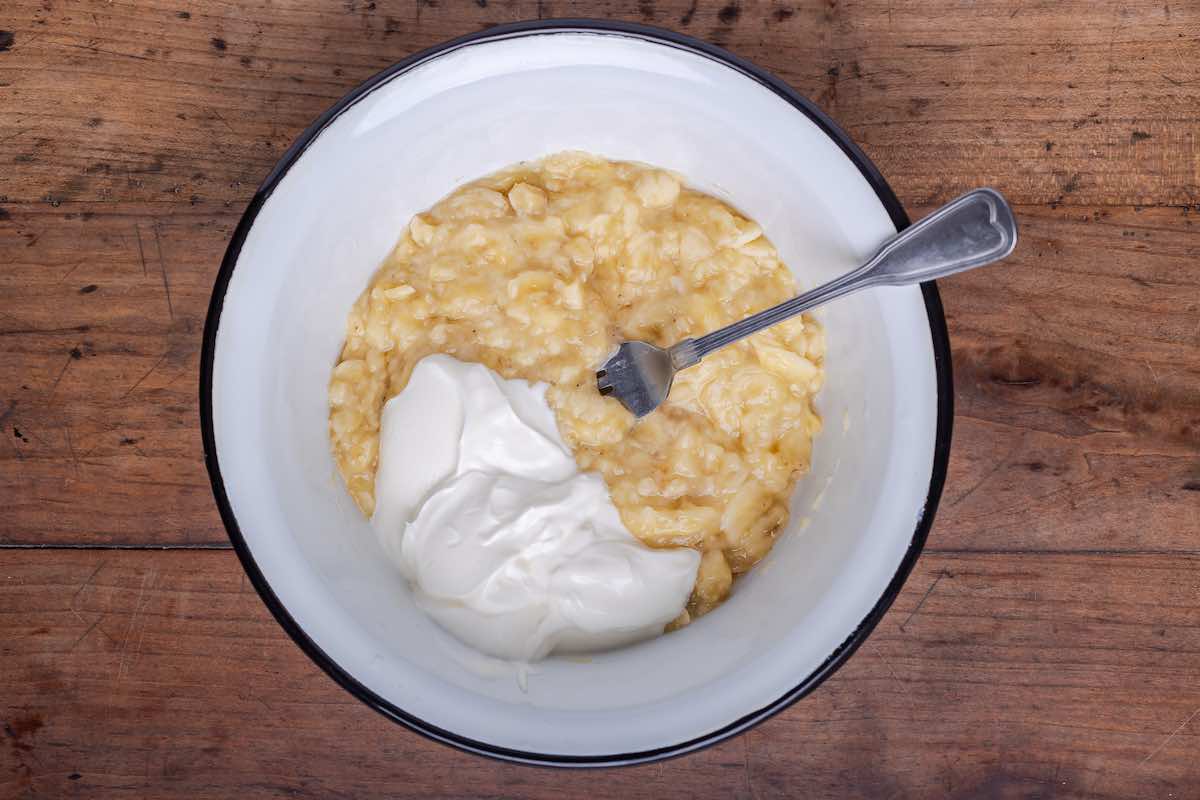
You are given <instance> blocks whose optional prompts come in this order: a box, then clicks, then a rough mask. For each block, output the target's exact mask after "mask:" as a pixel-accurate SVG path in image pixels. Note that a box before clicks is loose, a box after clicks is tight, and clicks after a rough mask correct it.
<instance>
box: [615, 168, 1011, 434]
mask: <svg viewBox="0 0 1200 800" xmlns="http://www.w3.org/2000/svg"><path fill="white" fill-rule="evenodd" d="M1016 244H1017V223H1016V221H1015V220H1014V219H1013V213H1012V209H1011V208H1009V207H1008V203H1007V202H1006V201H1005V199H1004V198H1003V197H1002V196H1001V195H1000V193H999V192H997V191H996V190H994V189H986V188H985V189H976V190H974V191H972V192H967V193H966V194H964V195H963V196H962V197H959V198H958V199H956V200H952V201H951V202H950V203H948V204H946V205H945V206H942V207H941V208H939V209H938V210H937V211H935V212H933V213H932V214H930V215H929V216H927V217H925V218H924V219H923V220H921V221H920V222H918V223H917V224H915V225H911V226H909V227H908V228H905V229H904V230H903V231H901V232H900V233H898V234H896V235H895V236H893V237H892V238H891V239H889V240H888V241H887V242H886V243H885V244H884V245H883V246H882V247H881V248H879V251H878V252H877V253H876V254H875V255H874V256H873V257H872V258H871V259H870V260H869V261H867V263H865V264H863V265H862V266H861V267H859V268H858V269H855V270H853V271H851V272H848V273H846V274H845V275H842V276H841V277H840V278H835V279H833V280H832V281H830V282H829V283H826V284H824V285H823V286H818V287H817V288H815V289H813V290H812V291H809V292H805V293H804V294H802V295H800V296H798V297H793V298H792V299H791V300H785V301H784V302H782V303H780V304H779V305H777V306H773V307H772V308H768V309H766V310H765V311H760V312H758V313H757V314H754V315H752V316H749V317H747V318H746V319H744V320H742V321H741V322H735V323H733V324H732V325H727V326H726V327H724V328H720V329H718V330H715V331H713V332H712V333H709V334H705V335H704V336H701V337H699V338H697V339H684V340H683V341H681V342H679V343H678V344H676V345H674V346H673V347H669V348H667V349H663V348H661V347H655V346H654V345H652V344H647V343H646V342H625V343H624V344H622V345H621V346H620V347H619V348H617V352H616V353H615V354H614V355H613V356H612V357H610V358H609V359H608V361H607V362H605V364H604V367H603V368H602V369H600V370H599V371H598V372H597V373H596V385H597V386H598V387H599V389H600V394H603V395H612V396H613V397H615V398H616V399H618V400H620V401H621V404H622V405H624V406H625V407H626V408H627V409H629V410H630V411H631V412H632V413H633V414H634V415H636V416H638V417H644V416H646V415H647V414H649V413H650V412H651V411H653V410H654V409H656V408H658V406H659V405H660V404H662V402H663V401H664V400H666V399H667V393H668V392H670V391H671V381H672V380H674V378H675V373H676V372H678V371H679V370H681V369H686V368H687V367H690V366H692V365H693V364H697V363H699V361H700V359H702V358H704V356H706V355H708V354H709V353H711V352H713V351H714V350H717V349H719V348H722V347H724V346H725V345H727V344H732V343H733V342H736V341H738V340H739V339H744V338H745V337H747V336H749V335H750V334H752V333H757V332H758V331H761V330H762V329H763V328H767V327H770V326H771V325H774V324H775V323H777V322H782V321H783V320H785V319H789V318H791V317H794V316H796V315H797V314H799V313H801V312H803V311H808V310H809V309H811V308H815V307H816V306H819V305H821V304H822V303H827V302H829V301H830V300H833V299H834V298H837V297H842V296H843V295H847V294H850V293H851V292H857V291H858V290H859V289H866V288H868V287H871V286H904V285H907V284H912V283H921V282H924V281H931V280H935V279H937V278H944V277H946V276H948V275H953V274H954V273H956V272H963V271H964V270H968V269H974V268H975V267H982V266H983V265H984V264H990V263H992V262H993V261H999V260H1000V259H1002V258H1004V257H1005V256H1007V255H1008V254H1009V253H1011V252H1012V251H1013V248H1014V247H1015V246H1016Z"/></svg>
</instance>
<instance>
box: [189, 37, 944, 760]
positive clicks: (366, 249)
mask: <svg viewBox="0 0 1200 800" xmlns="http://www.w3.org/2000/svg"><path fill="white" fill-rule="evenodd" d="M566 149H580V150H586V151H590V152H593V153H597V154H600V155H603V156H607V157H609V158H612V159H620V160H634V161H642V162H647V163H650V164H656V165H659V166H662V167H666V168H668V169H672V170H675V171H677V172H679V173H681V174H683V175H684V176H686V178H687V179H688V180H689V181H690V183H691V184H692V185H693V186H695V187H697V188H699V189H702V190H704V191H707V192H709V193H711V194H714V195H716V196H718V197H721V198H723V199H725V200H726V201H727V202H729V203H730V204H731V205H733V206H735V207H737V208H739V209H741V210H742V211H743V212H744V213H746V214H747V215H749V216H750V217H752V218H753V219H755V220H757V221H758V222H759V223H760V224H761V225H762V226H763V228H764V229H765V230H766V233H767V235H768V236H769V237H770V238H771V240H772V241H773V242H774V243H775V245H776V246H777V247H778V249H779V252H780V254H781V255H782V257H783V259H784V261H785V262H786V263H788V264H789V265H791V267H792V268H793V269H794V270H795V272H796V276H797V278H798V280H799V282H800V284H801V285H802V286H806V287H809V286H813V285H815V284H816V283H818V282H821V281H824V280H826V279H828V278H831V277H833V276H835V275H838V274H840V273H842V272H844V271H846V270H848V269H849V268H851V267H852V266H855V265H857V264H858V263H859V262H860V261H861V260H863V259H864V258H865V257H866V256H868V255H869V254H871V253H872V251H873V250H874V249H875V248H876V247H878V245H879V244H880V243H881V242H882V241H883V240H884V239H886V238H887V237H888V236H889V235H891V234H893V233H895V231H896V230H897V229H898V228H902V227H904V226H905V225H906V224H907V219H906V217H905V215H904V211H903V209H902V208H901V207H900V204H899V203H898V202H897V200H896V198H895V196H894V195H893V194H892V192H891V190H890V189H889V188H888V186H887V184H886V183H885V182H884V180H883V178H882V177H881V176H880V175H879V173H878V172H877V171H876V169H875V168H874V167H873V166H872V165H871V163H870V162H869V161H868V160H867V158H866V157H865V156H864V155H863V153H862V152H861V151H860V150H859V149H858V148H857V147H855V146H854V144H852V143H851V142H850V140H849V139H848V138H847V137H846V135H845V134H844V133H843V132H842V131H841V130H839V129H838V128H837V127H836V126H835V125H834V124H833V123H832V122H831V121H830V120H829V119H828V118H826V117H825V116H824V115H823V114H822V113H821V112H820V111H818V110H817V109H816V108H815V107H814V106H813V105H812V104H811V103H810V102H808V101H807V100H805V99H803V98H801V97H799V96H798V95H796V94H795V92H793V91H792V90H791V89H789V88H788V87H787V86H785V85H784V84H783V83H781V82H780V81H778V80H777V79H775V78H773V77H772V76H771V75H769V74H767V73H765V72H763V71H762V70H760V69H758V68H756V67H754V66H752V65H750V64H748V63H746V62H744V61H741V60H739V59H738V58H736V57H735V56H733V55H731V54H729V53H727V52H725V51H723V50H720V49H718V48H715V47H712V46H710V45H706V44H704V43H701V42H698V41H696V40H693V39H689V38H686V37H682V36H679V35H677V34H673V33H669V32H666V31H661V30H655V29H649V28H645V27H641V26H635V25H627V24H622V23H611V22H596V21H586V20H576V21H543V22H536V23H521V24H516V25H510V26H506V27H500V28H492V29H489V30H487V31H485V32H482V33H479V34H475V35H473V36H468V37H465V38H462V39H457V40H454V41H451V42H447V43H446V44H444V45H441V46H439V47H436V48H434V49H432V50H429V51H427V52H424V53H420V54H418V55H415V56H413V57H411V58H408V59H406V60H404V61H402V62H401V63H399V64H396V65H395V66H394V67H391V68H390V69H388V70H386V71H384V72H382V73H380V74H379V75H377V76H376V77H374V78H372V79H371V80H370V81H368V82H367V83H365V84H363V85H362V86H360V87H358V88H357V89H355V90H354V91H353V92H351V93H350V94H349V95H347V96H346V97H345V98H344V99H343V100H342V101H340V102H339V103H338V104H337V105H336V106H334V107H333V108H332V109H330V110H329V111H328V112H327V113H326V114H325V115H324V116H322V117H321V118H320V119H319V120H317V122H316V123H315V124H314V125H313V126H312V127H311V128H309V129H308V130H307V131H306V132H305V133H304V134H303V135H302V136H301V137H300V139H299V141H297V142H296V144H294V145H293V146H292V148H291V149H290V150H289V151H288V152H287V154H286V155H285V156H284V157H283V159H282V160H281V161H280V163H279V165H278V166H277V167H275V169H274V170H273V171H272V172H271V174H270V176H269V177H268V178H267V179H266V181H265V183H264V184H263V186H262V188H261V189H260V190H259V192H258V194H257V195H256V196H255V198H254V200H253V201H252V202H251V204H250V206H249V209H248V210H247V211H246V214H245V216H244V217H243V218H242V221H241V224H240V225H239V226H238V228H237V231H236V233H235V234H234V237H233V241H232V243H231V244H230V246H229V250H228V253H227V254H226V256H225V260H224V263H223V264H222V266H221V271H220V275H219V277H218V279H217V282H216V287H215V289H214V292H213V298H212V304H211V307H210V310H209V315H208V323H207V326H206V329H205V339H204V353H203V360H202V366H201V406H202V416H203V420H202V422H203V433H204V445H205V451H206V457H207V462H208V469H209V472H210V474H211V478H212V484H213V490H214V493H215V495H216V500H217V504H218V506H219V507H220V510H221V514H222V517H223V518H224V521H225V525H226V527H227V528H228V530H229V535H230V538H231V539H232V540H233V544H234V547H235V548H236V550H237V552H238V555H239V556H240V557H241V560H242V563H243V564H244V566H245V568H246V571H247V572H248V573H249V575H250V578H251V579H252V580H253V582H254V585H255V587H256V588H257V589H258V591H259V593H260V594H261V595H262V597H263V599H264V601H265V602H266V604H267V606H268V607H269V608H270V609H271V611H272V613H274V615H275V616H276V618H277V619H278V620H279V622H280V624H281V625H282V626H283V627H284V628H285V629H286V630H287V632H288V633H289V634H290V635H291V636H292V637H293V638H294V639H295V640H296V642H297V644H299V645H300V647H301V648H302V649H303V650H304V652H306V653H307V654H308V655H309V657H310V658H312V659H313V661H315V662H316V663H317V664H318V665H319V666H320V667H321V668H322V669H324V670H325V671H326V672H327V673H329V675H330V676H331V677H333V678H334V680H336V681H337V682H338V683H340V684H341V685H342V686H344V687H345V688H346V689H347V690H348V691H350V692H351V693H353V694H354V695H355V696H357V697H359V698H360V699H361V700H363V701H364V702H365V703H367V704H368V705H370V706H372V707H374V708H375V709H377V710H379V711H380V712H382V713H383V714H385V715H387V716H388V717H390V718H392V719H393V720H395V721H396V722H398V723H400V724H402V725H405V726H407V727H409V728H411V729H413V730H416V731H419V732H420V733H422V734H424V735H426V736H430V737H432V738H435V739H438V740H440V741H443V742H446V743H448V744H452V745H454V746H457V747H460V748H462V749H465V750H469V751H472V752H476V753H481V754H485V755H490V756H495V757H499V758H504V759H510V760H514V761H524V762H532V763H542V764H557V765H604V764H622V763H635V762H642V761H648V760H653V759H657V758H663V757H667V756H671V755H677V754H680V753H684V752H688V751H690V750H694V749H696V748H699V747H702V746H704V745H707V744H711V743H713V742H716V741H720V740H721V739H724V738H726V737H729V736H732V735H734V734H735V733H737V732H739V731H742V730H745V729H746V728H748V727H750V726H751V725H754V724H755V723H757V722H759V721H761V720H762V719H764V718H766V717H768V716H770V715H771V714H773V713H775V712H777V711H779V710H780V709H782V708H785V707H786V706H788V705H789V704H791V703H792V702H794V701H795V700H797V699H798V698H800V697H802V696H804V695H805V694H806V693H808V692H810V691H812V690H813V689H814V688H815V687H816V686H817V685H818V684H820V683H821V681H823V680H824V679H825V678H826V677H828V676H829V675H830V674H831V673H832V672H833V671H834V670H836V669H837V668H838V666H840V665H841V664H842V663H843V662H844V661H845V660H846V658H847V657H849V656H850V654H851V653H852V652H853V651H854V649H855V648H856V647H857V646H858V645H859V644H861V642H862V641H863V640H864V639H865V637H866V636H867V635H868V634H869V632H870V631H871V629H872V628H873V627H874V625H875V623H876V622H877V621H878V620H879V618H880V616H881V615H882V614H883V612H884V611H885V610H886V609H887V607H888V605H889V604H890V603H891V601H892V599H893V598H894V597H895V595H896V593H897V592H898V591H899V589H900V586H901V584H902V583H903V581H904V579H905V577H906V576H907V574H908V572H909V570H910V569H911V568H912V565H913V561H914V560H915V558H916V556H917V554H918V552H919V551H920V549H921V546H922V543H923V542H924V539H925V535H926V533H927V531H928V530H929V527H930V524H931V522H932V518H933V512H934V509H935V507H936V505H937V501H938V497H939V496H940V494H941V489H942V483H943V479H944V477H945V472H946V459H947V453H948V450H949V442H950V421H951V392H950V361H949V348H948V345H947V339H946V330H945V323H944V321H943V318H942V312H941V306H940V303H939V301H938V296H937V291H936V289H935V288H934V287H933V285H932V284H929V285H926V286H923V287H920V288H914V287H907V288H888V289H876V290H873V291H870V292H868V293H864V294H860V295H857V296H853V297H850V298H847V299H844V300H839V301H838V302H836V303H834V304H833V305H831V306H829V307H828V308H826V309H825V310H823V311H821V312H819V317H820V318H821V319H822V321H823V322H824V324H825V325H826V330H827V335H828V354H827V359H826V374H827V383H826V386H825V388H824V389H823V390H822V393H821V395H820V399H819V406H820V409H821V412H822V414H823V416H824V419H825V422H826V425H825V431H824V432H823V433H822V434H821V435H820V436H819V437H818V439H817V441H816V447H815V449H814V453H813V469H812V472H811V474H809V475H808V476H807V477H806V478H805V479H803V480H802V481H801V483H800V486H799V488H798V490H797V491H796V494H795V497H794V499H793V504H792V516H791V522H790V524H789V526H788V528H787V530H786V531H784V532H782V533H781V535H780V536H779V539H778V541H777V543H776V545H775V548H774V550H772V552H771V553H770V555H769V556H768V557H767V558H766V559H765V560H764V561H763V563H761V564H760V565H759V566H758V567H756V568H755V569H754V570H753V571H751V572H750V573H749V574H748V575H746V576H745V577H742V578H740V579H739V580H738V581H736V582H735V585H734V591H733V595H732V596H731V597H730V599H729V600H728V602H726V603H725V604H724V605H723V606H721V607H720V608H719V609H717V610H716V611H715V612H713V613H711V614H709V615H707V616H705V617H704V618H702V619H700V620H699V621H697V622H696V623H694V624H692V625H690V626H688V627H687V628H685V629H683V630H681V631H678V632H676V633H672V634H670V635H667V636H663V637H660V638H657V639H654V640H652V641H648V642H645V643H642V644H639V645H636V646H633V647H628V648H624V649H620V650H616V651H612V652H607V653H601V654H597V655H593V656H591V657H589V658H587V659H580V658H574V659H567V658H551V659H548V660H546V661H545V662H542V663H540V664H538V665H536V668H535V669H534V670H532V671H531V672H530V674H529V675H528V676H527V680H526V681H521V680H518V679H517V678H516V677H514V675H513V674H512V673H511V672H509V671H506V670H492V669H484V668H481V664H480V660H479V659H478V658H477V657H475V656H474V655H473V653H472V652H470V651H469V650H467V649H466V648H465V647H463V646H462V645H459V644H458V643H457V642H455V641H454V640H453V639H452V638H451V637H450V636H449V635H448V634H446V633H444V632H443V631H441V630H440V629H439V628H438V627H437V626H436V625H435V624H434V623H433V622H432V621H430V619H429V618H428V617H426V616H425V614H424V613H422V612H421V611H420V610H418V609H417V608H416V607H415V606H414V605H413V601H412V598H411V596H410V594H409V591H408V588H407V587H406V585H405V583H404V581H403V580H402V579H401V577H400V576H399V574H398V572H397V570H396V568H395V567H394V566H393V564H392V563H391V562H390V561H389V560H388V559H387V558H386V557H385V555H384V553H383V551H382V550H381V548H380V546H379V544H378V543H377V542H376V539H375V536H374V535H373V534H372V532H371V530H370V528H369V526H368V524H367V522H366V520H364V519H363V517H362V516H361V515H360V514H359V512H358V510H357V509H356V508H355V506H354V504H353V502H352V501H351V500H350V498H349V496H348V495H347V493H346V492H345V490H344V489H343V487H342V485H341V483H340V481H339V479H338V478H337V475H336V471H335V468H334V464H333V460H332V457H331V455H330V449H329V443H328V439H327V433H326V424H327V423H326V419H327V414H328V408H327V405H326V388H327V384H328V381H329V375H330V369H331V368H332V365H333V364H334V361H335V359H336V357H337V354H338V351H339V349H340V347H341V344H342V339H343V334H344V325H345V319H346V314H347V312H348V310H349V308H350V305H351V303H352V302H353V301H354V299H355V298H356V297H357V296H358V294H359V293H360V292H361V291H362V290H363V288H364V287H365V286H366V285H367V282H368V280H369V278H370V276H371V275H372V273H373V272H374V270H375V269H376V268H377V267H378V266H379V264H380V262H381V260H382V259H383V258H384V256H385V255H386V254H387V253H388V251H389V250H390V249H391V247H392V246H393V244H394V243H395V241H396V240H397V238H398V236H399V235H400V233H401V227H402V226H403V225H404V224H405V223H406V221H407V220H408V219H409V218H410V216H411V215H412V214H414V213H416V212H418V211H421V210H424V209H426V208H428V207H429V206H430V205H432V204H433V203H434V202H436V201H437V200H438V199H439V198H441V197H442V196H444V195H445V194H447V193H448V192H450V191H451V190H452V189H454V188H455V187H456V186H458V185H460V184H461V183H463V182H465V181H468V180H471V179H474V178H476V177H479V176H482V175H485V174H487V173H490V172H492V171H494V170H496V169H499V168H501V167H504V166H506V165H509V164H512V163H514V162H517V161H521V160H529V159H533V158H537V157H539V156H542V155H545V154H548V153H552V152H556V151H560V150H566ZM414 457H417V458H419V457H420V454H419V453H414ZM522 683H524V686H522ZM800 713H803V712H800Z"/></svg>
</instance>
